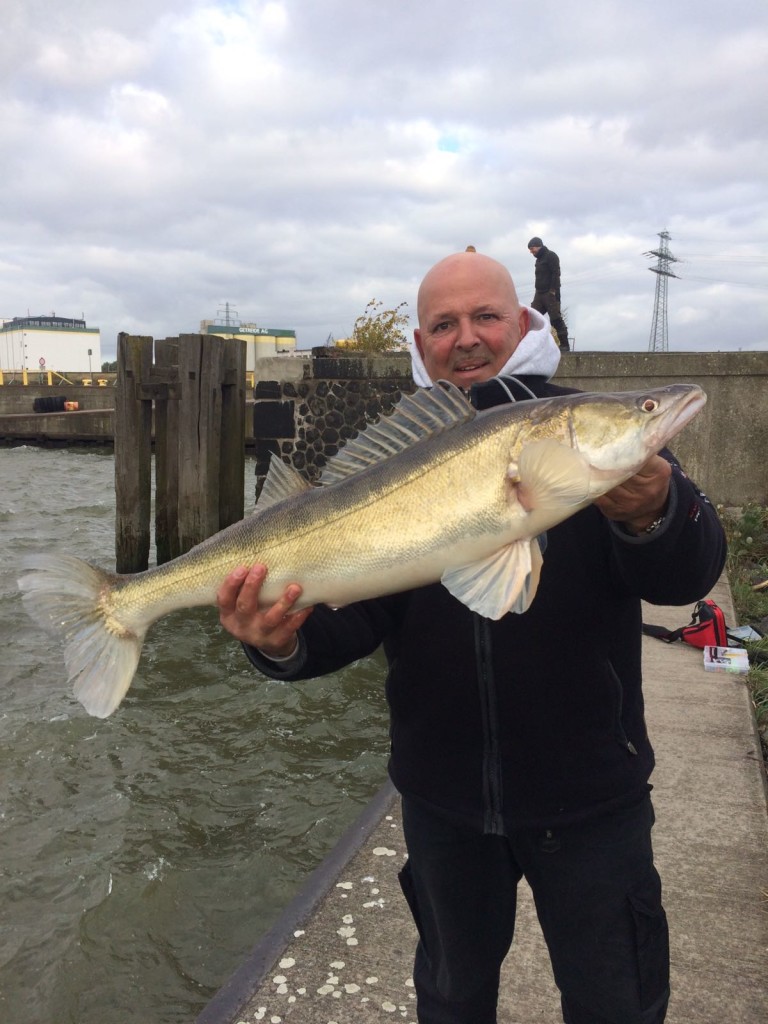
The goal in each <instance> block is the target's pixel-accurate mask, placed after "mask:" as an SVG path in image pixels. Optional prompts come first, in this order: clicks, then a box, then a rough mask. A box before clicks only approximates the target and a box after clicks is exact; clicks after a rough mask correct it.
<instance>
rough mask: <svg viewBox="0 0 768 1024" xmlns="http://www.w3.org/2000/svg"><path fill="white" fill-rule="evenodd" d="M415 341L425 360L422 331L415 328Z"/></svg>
mask: <svg viewBox="0 0 768 1024" xmlns="http://www.w3.org/2000/svg"><path fill="white" fill-rule="evenodd" d="M526 312H527V310H526ZM413 340H414V341H415V342H416V350H417V352H418V353H419V355H420V356H421V358H422V359H423V358H424V349H423V348H422V345H421V331H420V330H419V328H418V327H414V329H413Z"/></svg>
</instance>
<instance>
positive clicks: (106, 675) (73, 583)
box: [18, 555, 146, 718]
mask: <svg viewBox="0 0 768 1024" xmlns="http://www.w3.org/2000/svg"><path fill="white" fill-rule="evenodd" d="M23 568H24V570H26V572H25V575H23V576H22V577H21V578H20V579H19V581H18V585H19V589H20V590H21V593H22V601H23V602H24V607H25V608H26V610H27V612H28V613H29V615H30V616H31V617H32V618H33V619H34V620H35V621H36V622H37V623H39V625H41V626H43V627H44V628H45V629H47V630H49V631H50V632H52V633H54V634H55V635H56V636H58V637H59V638H60V639H61V640H62V642H63V645H64V663H65V665H66V666H67V674H68V677H69V682H70V683H71V684H72V685H73V687H74V693H75V696H76V697H77V699H78V700H79V701H80V703H81V704H82V705H83V707H84V708H85V709H86V711H87V712H88V713H89V714H90V715H94V716H95V717H96V718H106V717H107V716H108V715H111V714H112V712H113V711H114V710H115V708H116V707H117V706H118V705H119V704H120V701H121V700H122V699H123V697H124V696H125V694H126V692H127V691H128V687H129V686H130V685H131V680H132V679H133V676H134V673H135V672H136V666H137V665H138V663H139V657H140V656H141V647H142V644H143V642H144V636H145V634H146V627H145V628H143V629H136V628H135V627H133V628H128V627H127V626H125V625H124V624H123V623H121V622H120V621H119V620H118V618H117V616H116V615H115V613H114V609H113V608H112V605H111V602H110V600H109V597H110V594H111V593H112V591H113V590H114V588H115V584H116V582H117V580H118V578H119V577H117V576H116V575H115V574H114V573H108V572H105V571H104V570H103V569H99V568H97V567H96V566H93V565H89V564H88V563H87V562H83V561H81V560H80V559H79V558H72V557H71V556H69V555H56V556H33V557H31V558H28V559H26V560H25V562H24V563H23Z"/></svg>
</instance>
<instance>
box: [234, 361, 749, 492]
mask: <svg viewBox="0 0 768 1024" xmlns="http://www.w3.org/2000/svg"><path fill="white" fill-rule="evenodd" d="M270 362H271V363H273V364H275V365H266V364H268V363H270ZM286 362H287V361H286ZM286 362H283V361H282V360H272V361H270V360H264V364H265V365H264V366H263V367H261V368H260V372H259V374H258V377H259V379H260V383H257V386H256V392H255V398H256V407H257V416H258V425H257V426H255V427H254V435H255V437H256V439H257V441H256V447H257V453H258V454H259V464H258V469H257V473H258V475H259V476H263V474H264V473H265V472H266V467H267V465H268V460H269V456H270V453H272V452H275V453H278V454H280V455H281V457H283V458H284V459H286V460H287V461H289V462H291V463H293V464H294V465H295V466H296V468H297V469H300V470H301V471H302V472H305V473H307V474H308V475H309V476H310V477H311V478H312V477H314V476H316V475H317V472H319V469H320V468H321V466H322V464H323V462H324V461H325V457H326V455H329V454H333V452H334V451H335V450H336V449H337V447H338V444H339V443H340V441H342V440H344V439H345V438H346V437H348V436H351V433H352V432H353V431H354V430H360V429H362V428H363V427H364V426H365V423H366V422H370V421H371V419H375V418H376V417H377V416H378V415H379V413H380V412H381V411H384V412H386V411H387V409H388V407H390V406H391V403H392V401H396V400H397V398H398V397H399V396H400V393H402V392H409V391H412V390H413V382H412V380H411V375H410V359H409V358H408V356H407V355H405V354H400V353H397V354H392V355H390V356H386V357H378V358H375V359H366V358H360V357H356V356H341V357H338V356H336V355H335V353H333V352H332V351H330V350H327V351H326V350H322V349H316V350H315V351H314V358H313V359H311V360H310V359H307V360H306V361H304V362H303V363H302V361H301V360H299V359H295V360H291V361H290V364H289V365H290V368H291V372H292V375H293V376H292V379H291V380H290V381H281V379H280V378H279V377H273V378H270V376H269V374H270V372H271V371H274V372H275V373H277V372H278V371H282V370H284V369H285V367H286ZM556 379H557V382H558V383H559V384H562V385H563V386H570V387H576V388H580V389H581V390H583V391H598V392H609V391H637V390H643V389H645V388H649V387H660V386H663V385H665V384H673V383H676V382H684V383H691V384H699V385H700V386H701V387H702V388H703V389H704V391H705V393H706V394H707V405H706V406H705V407H704V410H703V411H702V412H701V413H700V414H699V416H697V417H696V419H695V420H694V421H693V422H692V423H691V424H689V425H688V426H687V427H686V428H685V430H684V431H683V432H682V433H681V434H679V435H678V437H677V438H675V440H674V442H673V444H672V448H673V450H674V452H675V454H676V455H677V457H678V458H679V459H680V461H681V462H682V464H683V465H684V466H685V468H686V471H687V472H688V473H689V475H690V476H691V477H692V478H693V479H694V480H696V482H697V483H698V484H699V485H700V486H701V487H702V488H703V489H704V490H705V491H706V493H707V494H708V495H709V497H710V499H711V500H712V501H714V502H716V503H718V504H723V505H744V504H747V503H749V502H757V503H759V504H762V505H766V504H768V457H767V456H768V352H708V353H701V352H699V353H644V352H627V353H600V352H582V353H569V354H568V355H566V356H564V357H563V360H562V362H561V364H560V369H559V371H558V374H557V378H556ZM320 382H323V386H322V387H318V385H319V384H320ZM363 382H366V387H365V391H364V393H361V390H360V389H361V386H362V383H363ZM262 403H266V405H265V406H264V407H262V408H261V409H259V406H260V405H261V404H262ZM334 409H337V410H338V409H341V410H344V412H345V415H346V417H347V419H346V420H345V421H344V424H343V425H342V427H341V432H340V433H339V432H338V431H337V428H336V424H335V417H334V415H333V412H334ZM350 410H352V413H351V412H350ZM354 410H356V412H354ZM329 421H330V422H329Z"/></svg>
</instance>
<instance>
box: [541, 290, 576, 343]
mask: <svg viewBox="0 0 768 1024" xmlns="http://www.w3.org/2000/svg"><path fill="white" fill-rule="evenodd" d="M531 306H532V307H533V308H534V309H535V310H537V311H538V312H539V313H549V322H550V323H551V324H552V326H553V327H554V328H555V330H556V331H557V340H558V343H559V345H560V348H561V349H565V350H566V351H568V350H569V349H570V345H569V343H568V327H567V326H566V323H565V320H563V313H562V310H561V309H560V299H558V297H557V296H556V295H553V294H552V292H536V294H535V295H534V296H533V301H532V302H531Z"/></svg>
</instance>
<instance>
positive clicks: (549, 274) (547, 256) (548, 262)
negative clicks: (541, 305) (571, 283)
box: [534, 245, 560, 302]
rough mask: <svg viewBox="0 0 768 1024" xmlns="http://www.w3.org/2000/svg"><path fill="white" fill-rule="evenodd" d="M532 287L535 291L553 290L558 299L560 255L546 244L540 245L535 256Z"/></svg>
mask: <svg viewBox="0 0 768 1024" xmlns="http://www.w3.org/2000/svg"><path fill="white" fill-rule="evenodd" d="M534 274H535V276H534V289H535V291H536V292H537V293H540V294H542V295H543V294H545V293H546V292H554V293H555V295H556V297H557V300H558V302H559V301H560V257H559V256H558V255H557V253H556V252H552V250H551V249H548V248H547V247H546V245H542V247H541V248H540V249H539V251H538V254H537V256H536V263H535V270H534Z"/></svg>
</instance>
